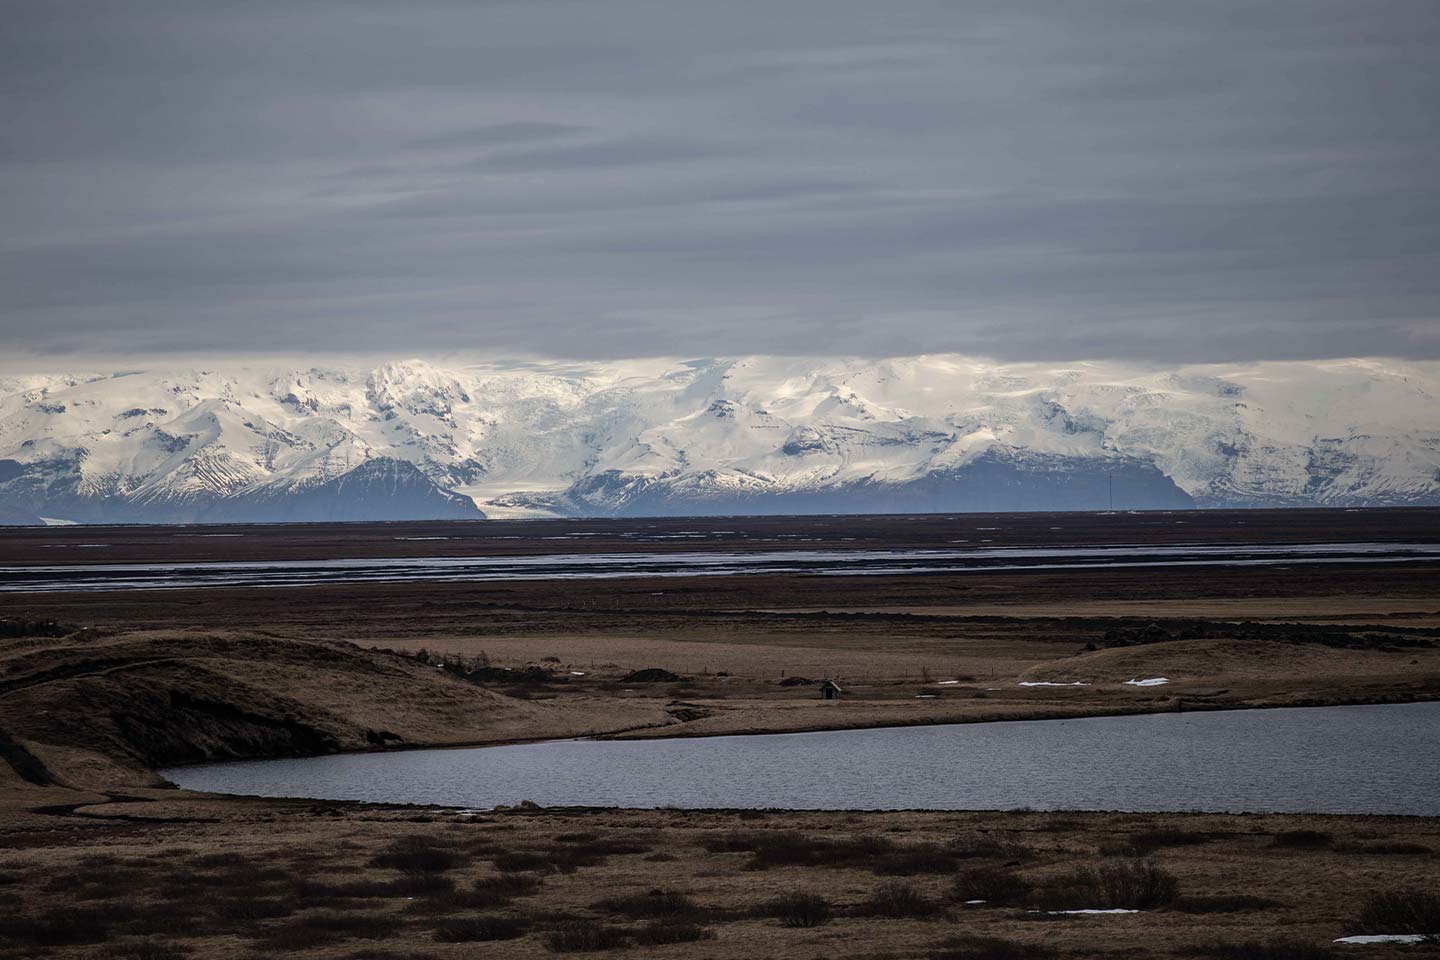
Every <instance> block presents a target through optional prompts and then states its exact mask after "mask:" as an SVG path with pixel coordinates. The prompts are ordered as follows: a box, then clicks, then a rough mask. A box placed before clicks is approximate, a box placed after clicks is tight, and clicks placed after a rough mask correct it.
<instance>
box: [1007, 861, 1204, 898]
mask: <svg viewBox="0 0 1440 960" xmlns="http://www.w3.org/2000/svg"><path fill="white" fill-rule="evenodd" d="M1179 895H1180V884H1179V882H1178V881H1177V880H1176V879H1175V877H1174V876H1172V875H1171V874H1170V873H1168V872H1166V871H1165V870H1163V869H1161V868H1160V867H1159V866H1157V865H1155V864H1153V863H1150V862H1149V861H1147V860H1134V861H1122V862H1120V863H1106V864H1101V865H1100V866H1098V867H1080V868H1078V869H1075V870H1072V871H1070V872H1068V873H1063V874H1059V875H1058V876H1054V877H1050V878H1049V879H1047V880H1045V881H1044V882H1042V883H1041V885H1040V886H1039V887H1038V888H1037V889H1036V890H1035V892H1034V895H1033V898H1032V902H1033V903H1034V905H1035V906H1037V907H1039V908H1040V909H1042V910H1086V909H1095V910H1117V909H1119V910H1150V909H1153V908H1155V907H1163V906H1165V905H1167V904H1170V903H1173V902H1174V901H1175V900H1176V899H1177V898H1178V897H1179Z"/></svg>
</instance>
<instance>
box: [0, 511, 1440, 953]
mask: <svg viewBox="0 0 1440 960" xmlns="http://www.w3.org/2000/svg"><path fill="white" fill-rule="evenodd" d="M957 542H959V543H969V544H971V545H973V546H980V545H982V544H983V545H984V546H986V547H990V546H994V547H1006V546H1010V547H1026V546H1032V545H1037V544H1040V545H1055V544H1062V545H1075V546H1087V545H1107V544H1124V545H1128V546H1133V545H1136V544H1139V545H1176V544H1196V543H1200V544H1211V545H1217V544H1218V545H1224V544H1241V545H1243V544H1302V543H1322V542H1323V543H1341V542H1347V543H1355V542H1370V543H1375V542H1378V543H1387V542H1405V543H1437V542H1440V512H1436V511H1423V510H1407V511H1365V512H1353V511H1303V512H1302V511H1273V512H1259V511H1255V512H1243V513H1173V514H1172V513H1167V514H1136V515H1128V514H1121V515H1116V516H1081V515H1073V514H1068V515H1023V516H1011V515H1002V516H991V517H980V516H967V517H920V518H834V517H827V518H760V519H735V518H725V519H724V520H691V519H685V520H668V521H662V520H657V521H574V522H570V521H555V522H543V523H528V524H527V523H490V522H483V523H473V524H471V523H464V524H436V523H430V524H370V525H333V526H324V527H294V528H291V527H234V528H220V527H216V528H89V527H87V528H63V529H56V530H33V529H26V530H13V531H3V532H0V555H3V557H4V561H3V563H0V566H11V567H19V566H27V565H28V566H41V565H44V566H50V567H55V566H62V567H63V566H65V565H67V564H69V565H83V564H95V563H105V564H110V563H127V562H136V563H158V562H169V561H175V562H184V563H206V562H217V561H228V562H234V561H237V560H243V561H249V562H260V563H263V562H274V561H285V560H318V559H339V558H383V557H389V556H412V557H419V556H441V557H460V556H473V555H476V554H484V555H492V554H493V555H500V554H504V555H512V556H527V555H535V554H545V553H553V552H556V551H564V552H566V553H576V554H583V553H587V552H590V553H624V552H626V551H639V550H643V551H646V552H650V553H664V552H668V551H679V550H681V549H682V548H683V549H684V550H685V551H687V552H700V553H703V552H705V551H707V550H717V549H724V550H728V551H745V550H755V549H765V550H775V549H811V550H819V549H823V550H827V551H830V550H833V551H836V552H843V551H845V550H853V549H869V550H876V549H896V550H899V549H908V550H926V549H942V548H945V545H946V544H954V543H957ZM0 576H3V574H0ZM0 617H3V618H6V619H5V622H4V629H3V633H4V636H3V637H0V752H3V756H4V759H5V760H6V763H5V764H3V765H0V798H3V800H0V907H3V909H0V951H3V955H4V956H13V957H22V956H23V957H30V956H52V955H53V956H74V957H88V956H96V957H117V958H118V957H132V956H133V957H137V958H139V957H186V956H195V957H209V956H216V957H229V956H234V957H263V956H290V955H304V956H316V957H322V956H324V957H353V958H357V960H358V958H362V957H374V958H382V957H397V958H399V957H424V956H433V957H464V956H512V955H513V956H548V955H552V954H554V953H562V952H572V951H574V952H581V951H588V950H597V951H598V950H607V951H615V952H616V953H617V955H635V956H645V955H650V956H680V955H685V956H690V955H693V956H713V957H767V956H801V957H845V956H850V957H872V958H873V957H896V958H909V957H916V958H921V957H957V958H958V957H982V958H983V957H994V958H1002V957H1022V958H1023V957H1036V958H1039V957H1049V956H1055V957H1091V956H1129V957H1137V958H1148V957H1172V956H1174V957H1181V956H1193V957H1222V958H1223V957H1236V958H1245V957H1264V958H1272V960H1282V958H1288V957H1294V958H1302V957H1324V956H1329V955H1331V954H1332V952H1333V954H1334V955H1337V956H1351V955H1360V954H1362V953H1363V955H1364V956H1366V957H1387V956H1392V955H1393V956H1402V955H1403V956H1409V955H1415V954H1416V951H1417V950H1425V949H1426V947H1424V946H1423V945H1422V946H1418V947H1417V946H1408V945H1395V944H1366V945H1348V944H1342V945H1338V946H1332V945H1331V941H1332V940H1334V939H1335V938H1337V937H1340V936H1343V935H1347V934H1357V935H1358V934H1367V933H1391V934H1398V933H1413V932H1434V929H1429V930H1421V929H1419V928H1420V927H1423V926H1424V925H1425V924H1427V923H1430V922H1431V921H1432V920H1433V919H1434V915H1435V911H1436V910H1437V906H1436V904H1437V901H1436V899H1435V898H1436V897H1437V896H1440V890H1437V889H1436V880H1435V878H1436V877H1437V875H1440V823H1437V821H1436V820H1434V819H1429V818H1416V817H1376V816H1343V817H1336V816H1325V817H1322V816H1312V815H1285V816H1281V815H1273V814H1263V815H1261V814H1256V815H1225V814H1122V813H1111V814H1104V813H1037V812H1025V811H1016V812H959V811H957V812H948V811H946V812H867V813H860V812H850V811H833V812H793V811H789V812H787V811H722V810H713V811H712V810H684V811H682V810H644V811H642V810H600V809H578V808H565V809H531V808H528V807H526V808H519V807H516V808H514V809H509V810H499V811H488V810H487V811H455V810H446V809H438V808H433V809H432V808H417V807H389V806H381V805H361V804H347V803H337V802H329V801H319V800H303V801H302V800H259V799H247V798H238V797H214V796H206V795H201V794H193V793H189V792H186V791H177V790H174V789H173V788H167V787H166V786H165V785H164V784H163V782H161V781H160V780H159V778H158V777H156V775H155V774H154V773H153V770H155V769H157V768H160V767H164V766H168V765H175V764H183V763H190V762H198V761H204V760H216V759H229V758H262V757H276V756H303V755H310V754H317V753H330V752H335V751H345V750H385V749H396V748H404V747H416V746H435V745H458V744H498V743H508V742H517V741H525V740H536V739H547V738H559V737H572V736H585V735H591V736H609V737H625V738H654V737H685V736H705V735H718V734H734V733H773V732H785V731H798V730H818V729H836V728H851V727H855V728H858V727H874V726H891V725H910V724H928V723H942V722H969V721H980V720H1020V719H1039V718H1059V717H1072V716H1087V715H1099V714H1125V713H1147V712H1171V711H1177V710H1178V711H1189V710H1215V709H1229V708H1236V707H1254V706H1306V705H1332V704H1349V703H1392V702H1409V701H1416V700H1430V699H1437V698H1440V576H1437V570H1436V566H1435V564H1433V563H1432V562H1430V561H1426V560H1424V559H1420V558H1410V559H1399V560H1396V561H1395V562H1384V563H1361V562H1354V563H1350V562H1336V563H1323V564H1322V563H1305V562H1298V561H1297V562H1295V563H1293V564H1291V563H1270V564H1266V565H1260V566H1240V565H1204V566H1145V565H1139V566H1106V567H1090V568H1084V569H1066V570H1053V569H1039V570H1030V571H1024V570H1004V571H998V570H992V571H985V570H980V571H973V572H965V573H924V572H920V573H914V574H910V575H893V576H815V575H806V574H803V573H802V574H797V573H775V574H769V573H767V574H758V575H745V576H700V575H696V576H667V577H660V576H643V577H618V578H612V579H604V580H586V579H549V580H524V579H512V580H505V581H473V582H416V583H388V582H380V583H345V582H332V583H326V584H323V585H313V586H300V587H288V588H280V587H264V588H233V587H204V588H191V589H146V590H99V591H91V592H45V593H36V592H32V593H24V592H9V593H0ZM1162 677H1163V678H1165V680H1166V682H1165V683H1164V684H1160V685H1154V686H1137V685H1133V684H1128V683H1127V682H1126V681H1129V680H1135V679H1147V678H1162ZM825 678H835V679H837V680H839V681H840V683H841V684H842V685H843V687H844V688H845V692H844V696H843V698H842V700H841V701H840V702H839V703H826V702H824V701H822V700H821V699H820V698H819V696H818V694H817V686H816V685H815V684H813V683H808V682H806V681H816V680H820V679H825ZM1061 683H1064V684H1076V683H1078V684H1083V685H1077V686H1046V685H1044V684H1061ZM1023 684H1037V685H1032V686H1025V685H1023ZM1416 733H1417V736H1431V737H1433V736H1434V735H1435V732H1434V731H1417V732H1416ZM1323 761H1324V758H1323V757H1322V758H1317V762H1318V763H1323ZM735 775H737V776H743V771H736V772H735ZM964 775H965V771H964V770H959V769H938V768H937V769H935V770H934V776H935V777H937V778H940V779H942V780H943V779H946V778H953V779H956V780H959V779H961V778H963V777H964ZM795 776H796V777H802V778H809V779H813V780H816V781H819V782H821V783H822V784H823V781H824V779H825V777H826V770H825V769H799V770H796V771H795ZM523 799H525V798H523V797H516V798H514V801H517V802H518V801H520V800H523ZM970 901H985V902H984V903H971V902H970ZM1099 909H1111V910H1136V911H1138V912H1135V913H1104V914H1094V913H1065V912H1061V911H1065V910H1099ZM1427 911H1429V912H1427Z"/></svg>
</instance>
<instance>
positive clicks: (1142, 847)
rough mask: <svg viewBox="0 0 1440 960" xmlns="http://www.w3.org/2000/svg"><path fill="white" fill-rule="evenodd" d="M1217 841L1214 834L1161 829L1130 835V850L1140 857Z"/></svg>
mask: <svg viewBox="0 0 1440 960" xmlns="http://www.w3.org/2000/svg"><path fill="white" fill-rule="evenodd" d="M1214 839H1215V834H1213V833H1203V832H1200V831H1196V830H1179V829H1174V828H1161V829H1157V830H1142V831H1139V832H1138V833H1132V834H1131V835H1130V841H1129V843H1130V848H1131V849H1132V850H1134V851H1135V853H1137V854H1139V855H1140V856H1145V855H1147V854H1151V853H1154V852H1155V851H1156V850H1160V849H1162V848H1164V847H1190V846H1195V845H1197V844H1201V843H1208V842H1210V841H1211V840H1214Z"/></svg>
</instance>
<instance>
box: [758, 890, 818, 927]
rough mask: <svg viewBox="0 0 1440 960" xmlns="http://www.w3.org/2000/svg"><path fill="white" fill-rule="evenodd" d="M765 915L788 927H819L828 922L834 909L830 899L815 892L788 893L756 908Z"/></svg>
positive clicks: (761, 914)
mask: <svg viewBox="0 0 1440 960" xmlns="http://www.w3.org/2000/svg"><path fill="white" fill-rule="evenodd" d="M755 912H756V913H758V914H759V915H760V916H764V917H774V918H775V919H777V920H779V921H780V923H781V925H782V926H786V927H818V926H820V925H821V924H824V923H828V922H829V921H830V917H831V915H832V914H833V913H834V910H833V909H832V908H831V906H830V901H829V900H826V899H825V898H824V897H821V896H817V895H816V894H813V893H787V894H784V895H783V896H779V897H776V898H775V899H774V900H771V901H769V902H767V903H763V904H761V905H760V906H759V907H758V908H756V911H755Z"/></svg>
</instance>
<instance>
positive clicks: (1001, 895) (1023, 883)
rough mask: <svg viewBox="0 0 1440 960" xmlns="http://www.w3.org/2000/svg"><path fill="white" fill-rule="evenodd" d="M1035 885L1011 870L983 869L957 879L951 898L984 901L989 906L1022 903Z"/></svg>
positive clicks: (970, 871)
mask: <svg viewBox="0 0 1440 960" xmlns="http://www.w3.org/2000/svg"><path fill="white" fill-rule="evenodd" d="M1032 887H1033V884H1031V883H1030V881H1029V880H1026V879H1025V878H1024V877H1022V876H1019V875H1017V874H1014V873H1011V872H1010V871H1009V870H997V869H994V868H987V867H982V868H980V869H977V870H968V871H966V872H965V873H962V874H960V875H959V876H957V877H956V878H955V881H954V883H953V884H951V887H950V896H951V897H953V898H954V899H956V900H960V901H962V902H964V901H970V900H983V901H985V904H986V905H987V906H1007V905H1009V904H1014V903H1020V902H1022V901H1024V899H1025V898H1026V897H1028V896H1029V895H1030V891H1031V889H1032Z"/></svg>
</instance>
